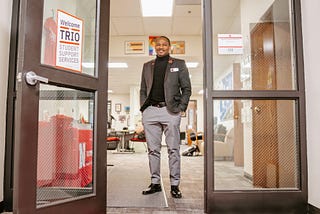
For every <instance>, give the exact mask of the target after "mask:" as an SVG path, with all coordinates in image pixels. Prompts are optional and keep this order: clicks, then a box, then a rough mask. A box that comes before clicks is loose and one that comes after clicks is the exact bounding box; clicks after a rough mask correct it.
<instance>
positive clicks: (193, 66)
mask: <svg viewBox="0 0 320 214" xmlns="http://www.w3.org/2000/svg"><path fill="white" fill-rule="evenodd" d="M198 64H199V63H197V62H187V63H186V65H187V67H188V68H196V67H198Z"/></svg>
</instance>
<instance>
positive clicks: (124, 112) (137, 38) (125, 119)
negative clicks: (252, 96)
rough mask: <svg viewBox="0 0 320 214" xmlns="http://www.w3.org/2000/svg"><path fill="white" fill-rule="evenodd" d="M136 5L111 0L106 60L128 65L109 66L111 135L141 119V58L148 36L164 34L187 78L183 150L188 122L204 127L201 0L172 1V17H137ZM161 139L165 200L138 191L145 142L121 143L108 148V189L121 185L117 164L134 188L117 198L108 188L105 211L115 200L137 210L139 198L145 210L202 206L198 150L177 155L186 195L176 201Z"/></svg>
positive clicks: (144, 173)
mask: <svg viewBox="0 0 320 214" xmlns="http://www.w3.org/2000/svg"><path fill="white" fill-rule="evenodd" d="M123 5H127V6H126V8H123ZM139 5H140V1H118V0H117V1H116V0H113V1H111V20H110V21H111V24H110V25H111V32H110V33H111V37H110V49H109V50H110V58H109V60H110V63H119V62H121V63H123V62H126V63H127V67H126V68H124V67H122V68H110V72H109V88H108V89H109V94H108V96H109V100H110V101H111V115H112V116H113V117H114V118H115V119H114V120H112V124H111V129H110V135H112V134H113V135H117V132H119V131H121V130H123V128H125V129H127V128H128V130H129V131H134V130H136V129H137V128H138V127H139V126H140V125H141V113H140V111H139V108H140V103H139V88H140V77H141V72H142V66H143V63H145V62H147V61H149V60H151V59H154V58H155V55H153V51H152V50H153V47H152V40H153V38H154V37H156V36H161V35H165V36H167V37H169V38H170V40H171V43H172V50H171V53H170V55H171V56H173V57H176V58H181V59H184V60H185V61H186V63H187V66H188V70H189V73H190V76H191V82H192V97H191V98H190V99H191V100H192V101H191V102H190V103H189V107H188V110H187V111H186V114H184V115H183V116H182V118H181V126H180V131H181V137H182V138H181V152H184V151H185V150H187V149H188V148H189V147H190V146H191V145H187V141H188V136H187V129H188V126H189V127H191V129H192V130H193V131H194V132H195V133H196V132H201V133H203V132H204V129H203V123H204V122H203V111H202V108H203V98H202V97H203V94H202V93H201V90H202V89H203V77H202V76H203V71H202V68H203V63H202V61H203V60H202V27H201V1H198V0H194V1H174V3H173V14H172V16H171V17H142V16H141V11H140V8H141V7H140V6H139ZM190 24H193V25H194V26H195V27H194V28H187V27H186V26H188V25H190ZM124 77H126V78H124ZM119 107H120V108H119ZM112 132H113V133H112ZM117 137H120V135H119V134H118V136H117ZM191 143H195V142H191ZM163 144H164V145H163V150H162V155H161V157H162V161H161V164H162V169H161V172H162V180H163V187H164V192H165V194H166V199H165V200H166V202H163V199H162V198H158V200H157V201H158V204H156V203H154V204H152V203H151V202H150V200H149V197H148V196H147V198H148V199H146V196H143V195H142V194H141V192H142V190H144V189H146V188H147V186H148V185H149V184H150V178H149V173H148V157H147V153H146V151H145V147H144V144H143V143H141V142H135V143H134V144H133V147H134V148H133V149H134V152H130V148H126V149H127V150H128V151H127V153H122V154H118V152H117V148H115V149H114V150H108V151H107V164H108V165H112V166H109V167H108V171H109V172H110V174H109V175H108V187H110V188H109V190H110V191H111V189H112V188H113V186H114V185H115V186H117V184H118V187H119V188H118V189H119V191H120V189H121V188H122V185H121V184H119V183H122V182H119V181H118V180H117V181H115V179H113V174H114V175H116V174H117V173H118V171H120V170H118V169H117V168H120V167H122V169H123V171H124V172H122V173H125V172H127V174H125V176H121V177H122V178H125V177H127V179H128V180H127V181H126V182H127V183H128V184H130V185H135V186H136V189H135V190H134V191H133V193H131V194H127V195H125V194H122V195H121V196H120V198H121V199H120V201H119V202H117V201H114V200H113V199H114V198H116V197H114V192H110V193H109V195H108V192H107V207H108V208H107V209H108V210H110V212H111V211H116V208H115V207H116V206H118V207H119V206H120V207H125V208H126V209H129V210H130V209H132V210H133V209H135V210H137V209H138V207H137V205H136V204H140V209H143V207H144V208H145V209H146V208H147V209H148V210H149V209H153V210H163V211H168V210H172V211H175V209H176V208H175V207H176V206H180V209H181V210H186V211H187V209H188V208H190V207H192V208H193V209H194V210H197V211H199V212H203V210H204V190H203V186H204V185H203V182H204V180H203V179H204V176H203V175H204V171H203V170H204V167H203V166H204V164H203V160H204V156H203V154H201V155H200V154H199V153H198V154H197V155H194V156H182V176H183V178H182V181H181V186H180V189H181V191H182V194H183V197H184V198H185V199H186V201H185V202H179V204H178V203H177V202H178V201H177V202H175V200H174V199H173V198H171V196H170V184H169V182H168V181H169V178H168V159H167V151H166V146H165V143H164V141H163ZM125 145H127V143H125ZM132 171H136V172H135V173H134V172H132ZM137 173H138V175H137ZM117 178H119V176H117ZM138 186H139V187H138ZM123 188H124V187H123ZM107 189H108V188H107ZM130 189H131V187H129V188H128V189H127V190H128V191H131V190H130ZM109 190H107V191H109ZM155 197H156V196H155ZM157 197H158V196H157ZM133 198H136V199H140V201H142V202H139V201H138V202H136V203H135V205H132V203H133V201H134V199H133ZM108 201H109V203H108ZM143 201H149V203H148V204H145V203H146V202H143ZM151 201H153V200H151ZM116 203H118V204H116Z"/></svg>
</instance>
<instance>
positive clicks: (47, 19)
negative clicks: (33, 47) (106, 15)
mask: <svg viewBox="0 0 320 214" xmlns="http://www.w3.org/2000/svg"><path fill="white" fill-rule="evenodd" d="M95 27H96V1H88V0H78V1H63V0H45V1H44V9H43V30H42V43H41V63H42V64H45V65H50V66H55V67H57V68H59V69H63V70H68V71H73V72H81V73H84V74H89V75H92V76H93V75H95V72H94V71H95V70H94V67H95V38H96V31H95Z"/></svg>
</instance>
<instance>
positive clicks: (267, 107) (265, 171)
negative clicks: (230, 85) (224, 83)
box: [213, 99, 300, 190]
mask: <svg viewBox="0 0 320 214" xmlns="http://www.w3.org/2000/svg"><path fill="white" fill-rule="evenodd" d="M297 133H298V130H297V109H296V104H295V101H294V100H222V99H221V100H214V137H213V138H214V142H213V143H214V146H213V154H214V186H215V190H257V189H258V190H270V189H282V190H283V189H292V190H297V189H299V188H300V186H299V183H300V180H299V175H300V170H299V169H300V168H299V162H300V161H299V149H298V148H299V145H298V139H299V137H298V136H297Z"/></svg>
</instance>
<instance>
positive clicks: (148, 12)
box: [141, 0, 173, 17]
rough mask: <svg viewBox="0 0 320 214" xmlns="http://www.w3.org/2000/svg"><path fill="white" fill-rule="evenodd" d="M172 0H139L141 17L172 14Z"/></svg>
mask: <svg viewBox="0 0 320 214" xmlns="http://www.w3.org/2000/svg"><path fill="white" fill-rule="evenodd" d="M172 8H173V0H141V9H142V16H143V17H159V16H160V17H168V16H172Z"/></svg>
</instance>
